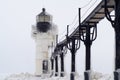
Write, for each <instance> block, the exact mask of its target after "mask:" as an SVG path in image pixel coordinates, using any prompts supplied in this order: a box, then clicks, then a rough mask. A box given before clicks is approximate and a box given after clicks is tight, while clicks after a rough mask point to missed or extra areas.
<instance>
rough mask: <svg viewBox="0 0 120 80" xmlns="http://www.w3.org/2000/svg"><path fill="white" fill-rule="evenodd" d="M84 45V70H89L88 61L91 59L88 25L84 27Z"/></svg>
mask: <svg viewBox="0 0 120 80" xmlns="http://www.w3.org/2000/svg"><path fill="white" fill-rule="evenodd" d="M85 46H86V70H90V61H91V59H90V58H91V56H90V54H91V51H90V48H91V40H90V27H89V26H87V27H86V41H85Z"/></svg>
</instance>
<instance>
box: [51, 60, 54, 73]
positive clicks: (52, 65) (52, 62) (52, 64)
mask: <svg viewBox="0 0 120 80" xmlns="http://www.w3.org/2000/svg"><path fill="white" fill-rule="evenodd" d="M51 70H52V71H53V70H54V59H51Z"/></svg>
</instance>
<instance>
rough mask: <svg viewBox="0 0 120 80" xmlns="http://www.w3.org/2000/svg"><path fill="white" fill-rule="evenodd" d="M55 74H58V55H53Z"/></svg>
mask: <svg viewBox="0 0 120 80" xmlns="http://www.w3.org/2000/svg"><path fill="white" fill-rule="evenodd" d="M55 76H58V56H56V57H55Z"/></svg>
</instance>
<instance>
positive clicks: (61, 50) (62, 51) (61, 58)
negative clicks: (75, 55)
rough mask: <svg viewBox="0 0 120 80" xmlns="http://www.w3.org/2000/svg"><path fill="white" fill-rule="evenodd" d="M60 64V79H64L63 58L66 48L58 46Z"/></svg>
mask: <svg viewBox="0 0 120 80" xmlns="http://www.w3.org/2000/svg"><path fill="white" fill-rule="evenodd" d="M59 51H60V54H59V55H60V61H61V62H60V64H61V73H60V77H64V76H65V72H64V56H65V54H66V53H67V48H66V46H60V49H59Z"/></svg>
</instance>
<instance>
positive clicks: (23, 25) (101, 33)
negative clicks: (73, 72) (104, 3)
mask: <svg viewBox="0 0 120 80" xmlns="http://www.w3.org/2000/svg"><path fill="white" fill-rule="evenodd" d="M89 1H90V0H0V37H1V38H0V74H1V75H2V74H7V73H10V74H11V73H21V72H30V73H34V71H35V43H34V40H33V39H32V38H31V25H33V24H35V20H36V15H37V14H39V13H40V12H41V9H42V8H43V7H45V8H46V10H47V12H48V13H50V14H51V15H53V22H54V23H55V24H57V25H58V27H59V35H65V33H64V34H62V33H63V32H64V31H65V30H66V25H68V24H71V23H72V22H73V19H74V18H75V16H76V15H77V13H78V8H79V7H83V6H85V5H88V3H89ZM95 1H96V3H95ZM100 1H101V0H92V1H91V3H90V4H89V5H88V6H86V7H84V8H82V15H83V14H84V13H87V14H89V12H90V11H91V10H92V9H89V10H88V8H89V7H91V5H93V4H94V3H95V4H94V5H93V7H92V8H94V7H95V6H96V5H97V4H98V3H99V2H100ZM87 10H88V12H86V11H87ZM87 14H86V15H85V16H87ZM85 16H84V17H83V18H82V19H84V18H85ZM76 22H77V20H75V21H74V22H73V23H72V24H71V25H70V29H72V30H74V28H75V27H76V26H77V25H76V26H75V27H73V26H74V25H75V24H76ZM60 37H61V36H60ZM114 47H115V46H114V30H113V28H112V27H111V25H110V23H109V22H108V21H107V20H106V19H104V20H102V21H100V23H99V24H98V37H97V39H96V40H95V41H94V42H93V45H92V50H91V51H92V52H91V53H92V70H95V71H98V72H102V73H109V74H112V71H113V70H114V54H115V53H114V52H115V51H114ZM84 55H85V48H84V45H83V43H81V48H80V50H79V51H78V52H77V53H76V57H77V59H76V63H77V64H76V69H77V72H78V73H79V74H83V71H84V57H85V56H84ZM65 60H66V61H65V64H67V65H66V71H67V72H70V53H68V54H67V55H66V57H65Z"/></svg>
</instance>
